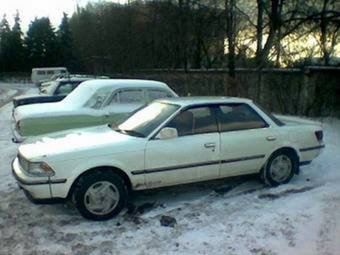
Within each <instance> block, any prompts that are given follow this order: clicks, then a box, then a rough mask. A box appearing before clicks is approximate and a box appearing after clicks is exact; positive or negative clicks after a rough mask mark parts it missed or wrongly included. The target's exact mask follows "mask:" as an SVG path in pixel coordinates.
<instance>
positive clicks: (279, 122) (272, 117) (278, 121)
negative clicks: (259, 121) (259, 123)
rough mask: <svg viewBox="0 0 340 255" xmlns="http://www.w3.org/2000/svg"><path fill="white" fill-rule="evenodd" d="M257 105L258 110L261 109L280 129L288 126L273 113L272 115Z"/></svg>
mask: <svg viewBox="0 0 340 255" xmlns="http://www.w3.org/2000/svg"><path fill="white" fill-rule="evenodd" d="M255 105H256V106H257V108H259V109H260V110H261V111H263V112H264V113H265V114H266V115H267V116H268V117H269V118H270V119H271V120H272V121H273V122H274V123H275V124H276V125H278V126H279V127H282V126H284V125H286V124H285V123H283V122H282V121H281V120H279V119H278V118H276V117H275V116H274V115H273V114H272V113H270V112H268V111H267V110H265V109H264V108H263V107H262V106H259V105H258V104H255Z"/></svg>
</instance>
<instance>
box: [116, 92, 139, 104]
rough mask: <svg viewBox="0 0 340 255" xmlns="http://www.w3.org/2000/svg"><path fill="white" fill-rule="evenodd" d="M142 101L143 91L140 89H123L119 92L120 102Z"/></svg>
mask: <svg viewBox="0 0 340 255" xmlns="http://www.w3.org/2000/svg"><path fill="white" fill-rule="evenodd" d="M143 102H144V93H143V91H142V90H124V91H121V92H119V103H121V104H133V103H143Z"/></svg>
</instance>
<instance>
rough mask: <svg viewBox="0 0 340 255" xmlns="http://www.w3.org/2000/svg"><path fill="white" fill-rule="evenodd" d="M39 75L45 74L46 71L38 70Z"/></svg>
mask: <svg viewBox="0 0 340 255" xmlns="http://www.w3.org/2000/svg"><path fill="white" fill-rule="evenodd" d="M37 74H38V75H45V71H37Z"/></svg>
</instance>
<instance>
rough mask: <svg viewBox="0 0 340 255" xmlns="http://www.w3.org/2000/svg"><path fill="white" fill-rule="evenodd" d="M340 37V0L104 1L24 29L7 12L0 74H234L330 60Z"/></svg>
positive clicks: (0, 32)
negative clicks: (37, 70)
mask: <svg viewBox="0 0 340 255" xmlns="http://www.w3.org/2000/svg"><path fill="white" fill-rule="evenodd" d="M339 38H340V1H336V0H311V1H303V0H289V1H287V0H205V1H199V0H153V1H129V2H128V3H127V4H116V3H108V2H99V3H96V4H88V5H87V6H86V7H83V8H78V10H77V11H76V12H75V13H74V14H73V15H72V17H71V18H70V19H69V18H68V16H67V15H66V14H64V17H63V19H62V22H61V24H60V26H58V28H57V29H55V28H53V26H52V25H51V23H50V21H49V19H48V18H45V17H43V18H36V19H35V20H33V21H32V22H31V24H30V26H29V29H28V31H27V33H26V35H24V34H23V33H22V30H21V27H20V18H19V14H17V15H16V16H15V23H14V26H13V27H12V28H10V27H9V25H8V21H7V19H6V16H4V17H3V19H2V21H1V23H0V72H1V71H19V70H20V71H22V70H29V69H30V68H32V67H36V66H66V67H68V68H69V69H70V70H72V71H75V72H97V73H114V72H124V71H128V70H134V69H150V68H184V69H189V68H221V67H229V70H230V75H231V76H233V70H234V69H235V67H257V68H262V67H268V66H277V67H279V66H296V65H310V64H313V63H316V64H323V65H330V64H332V59H334V56H335V54H336V49H337V48H336V47H337V45H339ZM338 47H339V46H338ZM338 50H339V49H338Z"/></svg>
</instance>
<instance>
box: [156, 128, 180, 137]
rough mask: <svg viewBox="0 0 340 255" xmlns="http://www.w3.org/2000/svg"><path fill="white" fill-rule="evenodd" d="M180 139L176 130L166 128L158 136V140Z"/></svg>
mask: <svg viewBox="0 0 340 255" xmlns="http://www.w3.org/2000/svg"><path fill="white" fill-rule="evenodd" d="M176 137H178V132H177V129H176V128H171V127H165V128H162V129H161V131H159V133H158V135H157V136H156V138H157V139H162V140H163V139H171V138H176Z"/></svg>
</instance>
